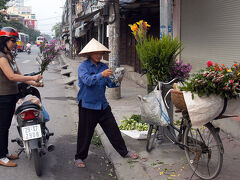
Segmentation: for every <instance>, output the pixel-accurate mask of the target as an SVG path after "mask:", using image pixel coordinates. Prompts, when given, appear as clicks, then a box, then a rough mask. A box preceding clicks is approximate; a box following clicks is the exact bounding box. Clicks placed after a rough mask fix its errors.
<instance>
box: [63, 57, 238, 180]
mask: <svg viewBox="0 0 240 180" xmlns="http://www.w3.org/2000/svg"><path fill="white" fill-rule="evenodd" d="M82 61H83V59H81V58H79V57H76V58H75V59H69V58H67V57H65V56H64V55H61V56H60V62H61V65H64V64H67V65H68V67H67V69H68V70H71V73H70V77H65V79H66V82H67V79H71V80H70V81H72V80H74V79H75V80H76V81H74V83H73V86H74V87H75V90H76V96H77V92H78V90H79V87H78V85H77V69H78V66H79V64H80V63H81V62H82ZM130 74H131V72H130V71H129V72H126V75H125V78H124V79H123V81H122V85H121V98H120V99H118V100H114V99H112V98H111V96H110V95H111V92H110V89H107V91H106V96H107V99H108V101H109V103H110V105H111V107H112V112H113V114H114V116H115V118H116V121H117V123H118V124H119V123H120V121H121V120H123V116H126V117H130V116H131V115H132V114H140V108H139V103H138V100H137V96H138V95H145V94H146V89H145V88H143V87H141V86H139V85H137V83H136V81H133V80H131V79H136V77H132V78H131V79H130V78H129V76H131V75H130ZM134 76H136V74H135V75H134ZM126 77H128V78H126ZM175 117H177V116H176V115H175ZM76 118H77V117H76ZM96 131H97V133H98V135H100V138H101V141H102V144H103V146H104V149H105V152H106V154H107V156H108V158H109V159H110V160H111V162H112V163H113V165H114V168H115V171H116V174H117V178H118V179H119V180H134V179H140V180H166V179H179V180H189V179H192V180H197V179H199V178H197V177H196V176H192V175H193V172H192V170H191V169H190V167H189V166H188V164H187V161H186V157H185V153H184V151H183V150H181V149H180V148H179V147H178V146H177V145H174V144H172V143H170V142H165V143H162V144H160V143H157V144H156V147H155V148H154V149H153V150H152V151H151V152H150V153H148V152H147V151H146V140H136V139H133V138H130V137H129V136H126V135H124V134H122V135H123V138H124V140H125V142H126V145H127V147H128V149H129V150H132V151H135V152H137V153H139V155H140V158H139V159H137V160H134V161H133V160H130V159H127V158H122V157H121V156H120V155H119V154H118V153H117V152H116V151H115V150H114V149H113V147H112V146H111V144H110V142H109V141H108V139H107V137H106V136H105V134H104V133H103V131H102V129H101V127H100V126H97V128H96ZM220 136H221V138H222V141H223V145H224V148H225V153H224V161H223V167H222V171H221V173H220V174H219V176H218V177H217V178H216V179H217V180H238V179H240V175H239V172H238V171H239V167H240V157H239V152H240V141H239V139H236V138H233V137H231V136H230V135H229V134H227V133H225V132H223V131H222V130H221V132H220Z"/></svg>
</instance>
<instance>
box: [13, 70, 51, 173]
mask: <svg viewBox="0 0 240 180" xmlns="http://www.w3.org/2000/svg"><path fill="white" fill-rule="evenodd" d="M37 74H39V73H31V74H28V75H31V76H33V75H37ZM18 88H19V94H18V98H19V99H21V98H24V97H26V96H27V95H29V94H31V95H34V96H36V97H38V98H39V100H40V101H41V95H40V93H39V91H38V90H37V89H36V88H35V87H32V86H30V85H28V84H25V83H19V84H18ZM15 114H16V117H17V124H18V125H17V130H18V133H19V136H20V137H19V138H16V139H12V140H11V141H12V142H17V143H18V145H19V146H20V149H19V152H18V155H20V154H21V153H22V152H25V153H26V155H27V158H28V159H29V160H30V159H31V158H33V160H34V167H35V171H36V174H37V176H41V175H42V167H41V160H42V158H41V157H42V156H43V155H45V154H46V152H47V151H48V152H51V151H53V150H54V145H52V144H48V141H49V137H50V136H53V135H54V133H50V132H49V130H48V128H47V127H46V123H45V121H44V114H43V109H42V108H41V107H40V106H39V105H38V104H36V103H32V102H31V101H26V102H23V103H22V104H21V105H20V106H19V107H17V109H16V112H15Z"/></svg>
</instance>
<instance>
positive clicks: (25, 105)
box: [16, 101, 42, 114]
mask: <svg viewBox="0 0 240 180" xmlns="http://www.w3.org/2000/svg"><path fill="white" fill-rule="evenodd" d="M29 108H34V109H36V110H42V109H41V107H40V106H39V105H38V104H35V103H32V102H31V101H26V102H24V103H22V105H20V106H19V107H18V108H17V110H16V114H19V113H20V112H22V111H23V110H24V109H29Z"/></svg>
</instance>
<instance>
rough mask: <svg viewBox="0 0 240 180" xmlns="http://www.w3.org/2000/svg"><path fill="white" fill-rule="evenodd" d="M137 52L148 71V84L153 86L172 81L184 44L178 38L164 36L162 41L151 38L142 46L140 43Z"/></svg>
mask: <svg viewBox="0 0 240 180" xmlns="http://www.w3.org/2000/svg"><path fill="white" fill-rule="evenodd" d="M136 50H137V53H138V57H139V59H140V61H141V63H142V65H143V68H146V69H147V80H148V84H149V85H153V84H156V83H157V82H158V81H168V80H170V77H171V72H172V67H173V65H174V62H175V60H176V57H177V56H178V55H179V54H180V53H181V51H182V43H181V42H180V41H179V40H178V39H177V38H174V39H173V38H172V37H171V36H169V35H166V36H165V35H163V37H162V39H160V38H153V37H151V38H149V39H146V40H145V41H143V43H142V44H139V43H138V44H137V45H136Z"/></svg>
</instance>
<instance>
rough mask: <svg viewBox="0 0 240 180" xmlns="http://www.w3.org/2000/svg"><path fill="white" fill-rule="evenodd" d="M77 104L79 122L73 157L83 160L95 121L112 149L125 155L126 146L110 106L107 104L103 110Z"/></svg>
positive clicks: (86, 154)
mask: <svg viewBox="0 0 240 180" xmlns="http://www.w3.org/2000/svg"><path fill="white" fill-rule="evenodd" d="M78 106H79V124H78V139H77V153H76V155H75V159H82V160H84V159H86V158H87V156H88V150H89V146H90V143H91V139H92V136H93V133H94V129H95V127H96V126H97V123H99V124H100V126H101V127H102V129H103V131H104V132H105V134H106V135H107V137H108V139H109V141H110V143H111V144H112V146H113V147H114V149H115V150H116V151H117V152H118V153H119V154H120V155H121V156H122V157H124V156H126V155H127V153H128V151H127V147H126V145H125V142H124V140H123V138H122V135H121V132H120V130H119V128H118V125H117V123H116V120H115V118H114V116H113V114H112V111H111V107H110V106H108V107H107V108H106V109H105V110H91V109H86V108H82V107H81V103H79V105H78Z"/></svg>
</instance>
